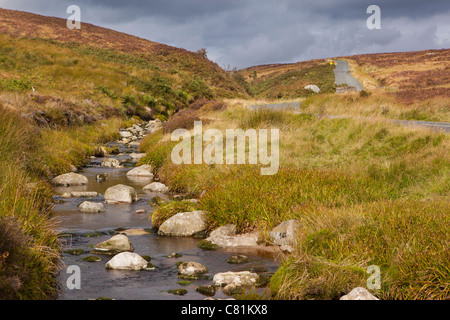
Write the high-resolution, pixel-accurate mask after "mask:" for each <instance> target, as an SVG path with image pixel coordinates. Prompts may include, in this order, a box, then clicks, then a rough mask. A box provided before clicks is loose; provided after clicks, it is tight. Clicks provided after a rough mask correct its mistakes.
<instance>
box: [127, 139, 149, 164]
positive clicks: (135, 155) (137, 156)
mask: <svg viewBox="0 0 450 320" xmlns="http://www.w3.org/2000/svg"><path fill="white" fill-rule="evenodd" d="M138 143H139V142H138ZM130 145H131V143H130ZM145 156H146V154H145V153H130V157H131V159H133V160H134V161H139V160H141V159H142V158H143V157H145Z"/></svg>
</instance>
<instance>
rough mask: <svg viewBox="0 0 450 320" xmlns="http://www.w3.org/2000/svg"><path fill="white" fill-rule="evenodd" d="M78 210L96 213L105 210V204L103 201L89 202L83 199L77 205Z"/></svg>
mask: <svg viewBox="0 0 450 320" xmlns="http://www.w3.org/2000/svg"><path fill="white" fill-rule="evenodd" d="M78 208H79V210H80V211H81V212H85V213H98V212H102V211H106V208H105V206H104V205H103V203H100V202H90V201H84V202H83V203H81V204H80V205H79V207H78Z"/></svg>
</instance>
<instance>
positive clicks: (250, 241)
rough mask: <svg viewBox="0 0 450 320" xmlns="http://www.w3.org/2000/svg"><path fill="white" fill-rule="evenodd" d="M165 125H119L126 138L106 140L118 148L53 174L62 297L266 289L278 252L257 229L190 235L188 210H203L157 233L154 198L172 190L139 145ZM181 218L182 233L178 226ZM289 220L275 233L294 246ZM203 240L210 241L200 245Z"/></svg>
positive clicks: (182, 295) (198, 295)
mask: <svg viewBox="0 0 450 320" xmlns="http://www.w3.org/2000/svg"><path fill="white" fill-rule="evenodd" d="M160 125H161V124H160V123H159V122H158V121H151V122H149V123H143V124H140V125H134V126H133V127H132V128H128V129H127V130H123V131H121V137H122V139H121V140H120V141H116V142H111V143H109V144H108V145H107V147H109V150H111V149H114V150H116V152H115V153H116V154H115V155H105V157H102V158H92V159H91V161H90V162H89V163H87V164H86V166H85V167H84V168H82V169H80V170H79V171H78V172H76V173H75V172H74V173H68V174H66V175H62V176H59V177H56V178H55V179H54V180H53V181H52V182H53V184H54V186H55V187H54V191H55V196H54V199H55V200H56V202H57V204H56V205H55V207H54V209H53V213H52V216H53V219H54V220H56V221H57V223H58V226H59V229H60V241H61V244H62V246H63V250H64V254H63V262H64V267H63V269H62V270H61V272H60V274H59V276H58V281H59V284H60V294H59V296H58V299H64V300H86V299H98V298H110V299H126V300H129V299H133V300H139V299H145V300H149V299H151V300H161V299H189V300H193V299H205V298H206V297H213V298H218V299H224V298H230V296H232V295H233V294H235V293H239V292H241V291H242V288H244V287H249V286H253V287H259V289H256V290H258V291H259V292H262V291H264V284H265V283H266V280H267V278H268V277H270V275H271V274H273V273H274V272H275V271H276V270H277V268H278V263H277V256H278V254H279V252H280V251H279V250H267V248H266V247H263V246H258V245H257V244H256V239H257V237H255V235H244V236H242V235H241V236H236V234H235V231H234V227H233V226H232V225H229V226H224V227H222V228H220V229H218V230H216V231H215V232H213V233H211V234H210V235H209V237H208V238H207V239H201V238H197V237H194V236H190V234H189V230H191V229H192V228H191V227H187V226H188V223H187V222H188V221H189V220H190V219H191V218H192V217H191V216H196V217H197V218H198V217H200V219H201V217H202V212H197V213H180V215H177V216H178V217H177V216H174V217H173V218H171V219H169V220H171V221H169V220H168V221H167V223H166V224H164V225H162V226H161V228H160V230H159V232H158V231H156V230H154V229H152V225H151V220H150V219H149V216H151V214H152V212H153V210H154V209H155V207H153V206H152V205H151V203H152V201H151V200H152V198H154V197H155V196H158V197H160V198H163V199H167V200H170V199H171V198H172V197H173V196H174V195H173V194H170V193H169V192H168V190H167V188H166V187H165V186H164V185H163V184H161V183H159V182H158V181H157V180H158V179H157V177H154V176H153V175H152V174H151V168H148V167H146V166H142V167H136V163H137V161H138V160H139V159H140V157H142V156H143V155H142V154H139V153H138V152H137V148H138V146H139V141H140V139H142V138H143V137H144V136H145V135H146V134H148V133H149V132H151V131H152V130H157V129H158V128H159V127H160ZM192 201H195V200H192ZM177 219H178V221H177ZM180 221H181V225H182V226H184V227H185V228H184V231H182V233H183V234H179V232H180V231H174V229H173V228H174V226H176V225H180ZM200 224H201V223H200ZM287 224H288V225H285V226H280V227H281V228H282V230H281V229H280V230H281V231H279V232H277V231H276V230H274V232H275V233H274V239H275V241H278V242H279V243H278V245H280V246H282V248H283V246H284V249H286V250H289V244H288V243H285V241H284V240H286V239H287V236H288V235H289V234H290V232H291V231H292V228H295V224H291V223H287ZM195 228H198V224H197V225H196V224H195V223H194V229H195ZM201 228H202V227H201ZM186 230H187V231H186ZM191 231H192V230H191ZM186 232H188V233H187V234H186ZM177 233H178V234H177ZM193 233H195V232H193ZM200 241H203V242H206V243H208V244H209V245H210V246H209V247H208V248H207V249H202V248H200V247H199V246H198V243H199V242H200ZM211 245H212V247H213V248H214V249H215V250H210V249H211ZM74 266H75V267H76V268H73V267H74ZM74 270H75V271H74ZM77 272H79V285H78V286H74V285H73V283H74V281H76V278H74V277H76V276H77Z"/></svg>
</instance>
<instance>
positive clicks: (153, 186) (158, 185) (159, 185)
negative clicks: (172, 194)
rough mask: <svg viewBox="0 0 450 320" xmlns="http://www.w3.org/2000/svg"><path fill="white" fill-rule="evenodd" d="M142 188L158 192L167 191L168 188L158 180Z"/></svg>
mask: <svg viewBox="0 0 450 320" xmlns="http://www.w3.org/2000/svg"><path fill="white" fill-rule="evenodd" d="M143 190H147V191H151V192H159V193H166V192H169V188H168V187H167V186H166V185H165V184H163V183H160V182H153V183H150V184H149V185H147V186H145V187H144V188H143Z"/></svg>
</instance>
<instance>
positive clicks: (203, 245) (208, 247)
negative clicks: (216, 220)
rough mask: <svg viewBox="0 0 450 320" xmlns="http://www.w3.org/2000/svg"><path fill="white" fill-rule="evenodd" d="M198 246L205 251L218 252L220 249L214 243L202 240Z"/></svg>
mask: <svg viewBox="0 0 450 320" xmlns="http://www.w3.org/2000/svg"><path fill="white" fill-rule="evenodd" d="M197 246H198V247H199V248H201V249H203V250H212V251H214V250H217V249H219V246H218V245H217V244H214V243H212V242H211V241H208V240H202V241H200V242H199V243H197Z"/></svg>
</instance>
